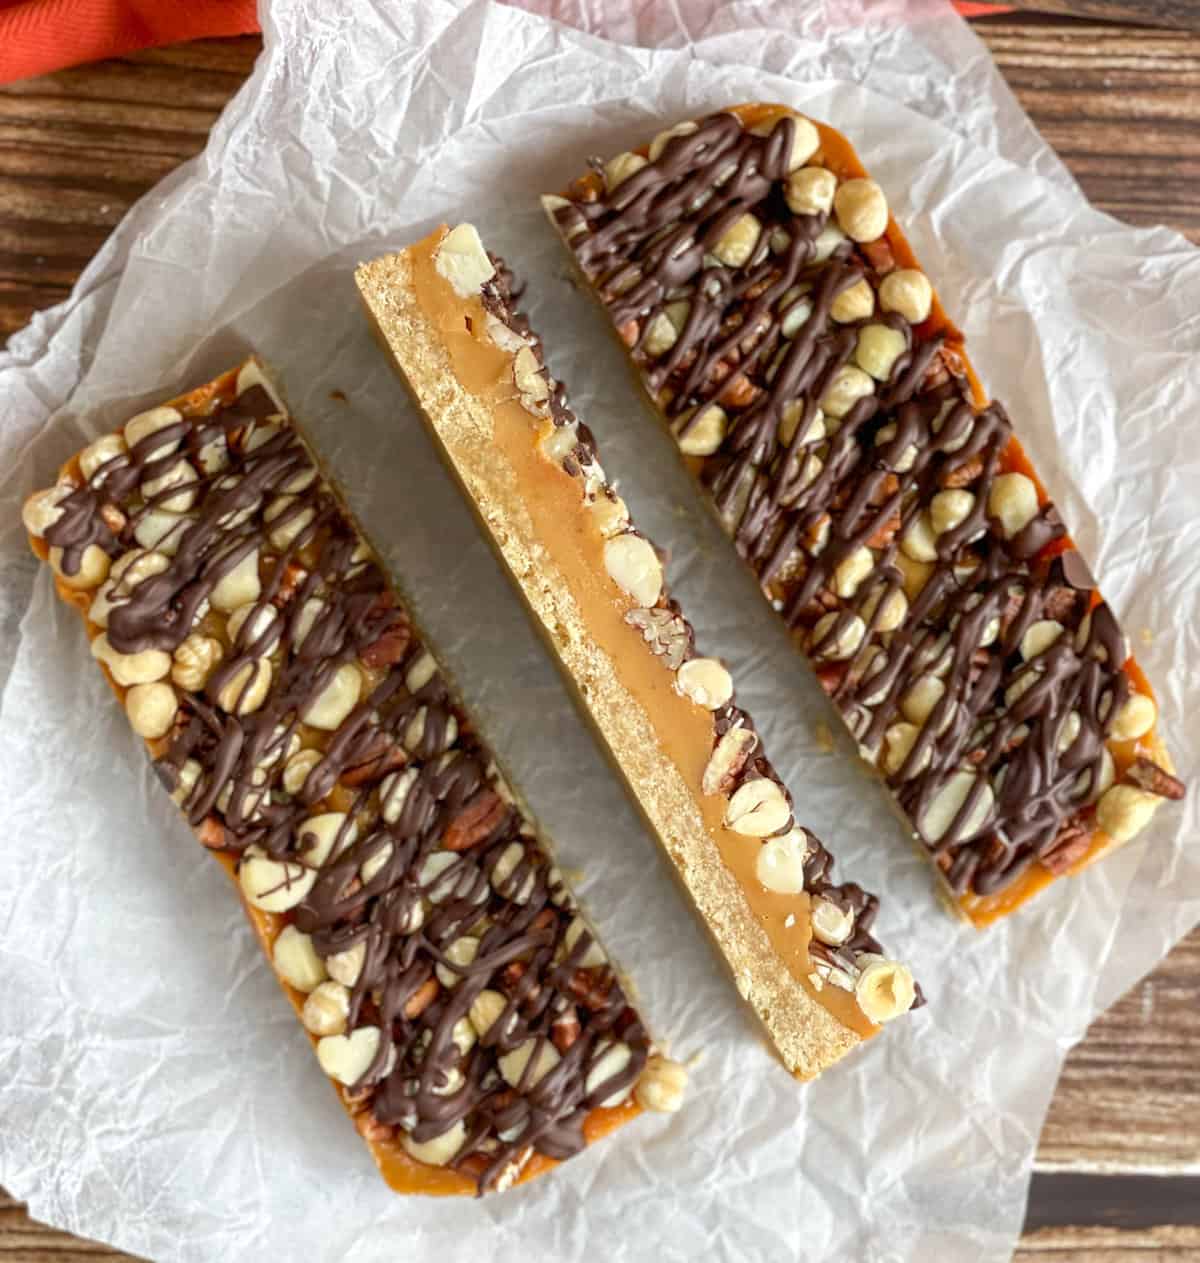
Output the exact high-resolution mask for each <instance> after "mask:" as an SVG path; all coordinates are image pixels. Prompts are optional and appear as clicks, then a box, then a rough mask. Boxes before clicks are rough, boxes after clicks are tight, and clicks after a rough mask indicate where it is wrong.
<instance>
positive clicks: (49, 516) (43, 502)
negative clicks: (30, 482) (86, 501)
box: [21, 482, 75, 539]
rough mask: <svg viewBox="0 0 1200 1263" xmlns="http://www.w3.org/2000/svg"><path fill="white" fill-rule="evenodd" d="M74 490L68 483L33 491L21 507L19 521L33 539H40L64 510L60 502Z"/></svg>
mask: <svg viewBox="0 0 1200 1263" xmlns="http://www.w3.org/2000/svg"><path fill="white" fill-rule="evenodd" d="M74 490H75V488H74V487H72V486H71V485H70V483H66V482H60V483H57V484H56V485H55V486H53V487H46V488H44V489H43V490H41V491H35V492H34V493H33V494H32V495H31V496H30V497H29V498H28V499H27V500H26V501H25V503H24V504H23V505H22V506H21V521H22V523H23V524H24V526H25V529H26V530H27V531H28V532H29V533H30V535H32V536H33V537H34V538H35V539H41V538H42V537H43V536H44V535H45V534H46V532H47V531H48V530H49V529H50V528H51V527H52V526H53V525H54V524H55V522H57V521H58V520H59V518H61V517H62V515H63V514H64V513H65V512H66V510H65V509H64V508H63V507H62V502H63V501H64V500H65V499H66V498H67V497H68V496H69V495H70V494H71V493H72V492H73V491H74Z"/></svg>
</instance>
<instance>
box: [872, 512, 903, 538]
mask: <svg viewBox="0 0 1200 1263" xmlns="http://www.w3.org/2000/svg"><path fill="white" fill-rule="evenodd" d="M899 530H900V510H899V509H897V510H896V511H895V512H894V513H892V514H890V515H889V516H888V517H885V518H884V519H883V520H882V521H881V522H880V523H879V525H878V526H877V527H876V528H875V529H874V530H873V531H872V532H871V534H870V535H869V536H868V537H867V547H868V548H886V547H887V546H888V545H889V544H890V543H891V542H892V540H894V539H895V538H896V533H897V532H898V531H899Z"/></svg>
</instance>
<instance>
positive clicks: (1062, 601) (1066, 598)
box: [1042, 585, 1087, 626]
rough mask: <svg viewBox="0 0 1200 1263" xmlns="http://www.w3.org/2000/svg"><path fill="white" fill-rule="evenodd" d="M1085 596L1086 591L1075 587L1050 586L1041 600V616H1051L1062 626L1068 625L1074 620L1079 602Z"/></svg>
mask: <svg viewBox="0 0 1200 1263" xmlns="http://www.w3.org/2000/svg"><path fill="white" fill-rule="evenodd" d="M1086 598H1087V593H1086V592H1081V591H1079V590H1078V589H1077V588H1068V587H1066V586H1065V585H1064V586H1062V587H1059V588H1051V589H1050V590H1049V591H1048V592H1047V593H1046V596H1045V599H1044V600H1043V601H1042V617H1043V618H1053V619H1055V620H1056V621H1057V622H1060V623H1062V624H1063V625H1064V626H1070V625H1071V624H1072V623H1074V621H1075V614H1076V612H1077V610H1078V607H1079V605H1080V603H1081V602H1082V601H1083V600H1085V599H1086Z"/></svg>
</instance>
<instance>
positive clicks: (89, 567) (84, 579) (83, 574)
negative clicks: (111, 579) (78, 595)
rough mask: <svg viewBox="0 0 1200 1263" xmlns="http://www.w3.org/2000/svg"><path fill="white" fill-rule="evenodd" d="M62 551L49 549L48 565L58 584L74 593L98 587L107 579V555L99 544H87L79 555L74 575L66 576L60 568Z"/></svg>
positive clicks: (108, 561)
mask: <svg viewBox="0 0 1200 1263" xmlns="http://www.w3.org/2000/svg"><path fill="white" fill-rule="evenodd" d="M62 563H63V550H62V549H61V548H51V549H50V565H51V567H52V568H53V570H54V573H55V574H56V575H57V576H58V580H59V582H60V583H62V584H63V585H65V586H66V587H68V588H73V589H75V590H76V591H85V590H86V589H88V588H96V587H99V586H100V584H102V583H103V582H104V580H105V579H107V578H108V570H109V565H110V560H109V556H108V554H107V553H106V552H105V551H104V549H103V548H101V547H100V546H99V544H89V545H88V546H87V547H86V548H85V549H84V550H83V553H82V554H81V555H80V558H79V569H78V570H76V571H75V573H74V574H67V573H66V571H65V570H63V568H62Z"/></svg>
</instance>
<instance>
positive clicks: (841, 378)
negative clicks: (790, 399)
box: [821, 364, 875, 421]
mask: <svg viewBox="0 0 1200 1263" xmlns="http://www.w3.org/2000/svg"><path fill="white" fill-rule="evenodd" d="M874 393H875V382H874V381H873V380H872V378H871V377H870V376H868V374H866V373H864V372H863V371H862V369H861V368H858V367H856V366H855V365H853V364H843V365H842V367H841V368H839V369H838V371H837V372H836V373H835V374H834V375H833V380H832V381H831V382H830V383H829V385H828V387H827V388H826V390H825V393H824V394H823V395H822V396H821V411H822V412H824V413H825V415H826V417H832V418H833V419H834V420H835V421H840V420H841V419H842V418H843V417H844V416H845V415H846V414H847V413H848V412H849V411H850V409H851V408H853V407H854V405H855V404H856V403H858V401H859V400H860V399H866V398H867V397H868V396H869V395H873V394H874Z"/></svg>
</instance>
